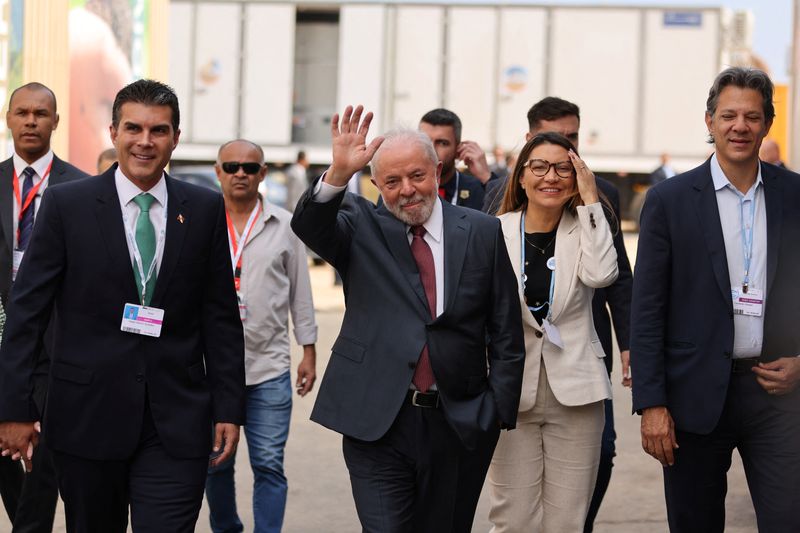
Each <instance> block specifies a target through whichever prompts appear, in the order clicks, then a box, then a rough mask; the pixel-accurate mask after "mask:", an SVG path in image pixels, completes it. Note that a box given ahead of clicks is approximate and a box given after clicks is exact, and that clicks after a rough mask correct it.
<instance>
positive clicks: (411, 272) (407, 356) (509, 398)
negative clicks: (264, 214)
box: [292, 185, 525, 448]
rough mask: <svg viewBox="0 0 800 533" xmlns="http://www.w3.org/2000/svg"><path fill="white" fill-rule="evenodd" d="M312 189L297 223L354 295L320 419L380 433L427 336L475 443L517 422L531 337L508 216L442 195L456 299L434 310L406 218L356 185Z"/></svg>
mask: <svg viewBox="0 0 800 533" xmlns="http://www.w3.org/2000/svg"><path fill="white" fill-rule="evenodd" d="M312 190H313V185H312V189H309V191H306V194H305V195H304V196H303V198H301V200H300V202H299V203H298V205H297V209H296V210H295V212H294V218H293V220H292V228H293V229H294V230H295V233H297V235H298V236H299V237H300V238H301V239H302V240H303V241H304V242H305V243H306V244H307V245H308V246H309V247H311V249H313V250H314V251H315V252H317V253H318V254H319V255H320V256H321V257H322V258H323V259H325V260H326V261H328V262H329V263H331V264H332V265H333V266H334V267H335V268H336V269H337V270H338V271H339V273H340V274H341V276H342V279H343V281H344V292H345V299H346V304H347V310H346V311H345V316H344V320H343V322H342V329H341V332H340V333H339V337H338V338H337V340H336V342H335V343H334V345H333V354H332V355H331V360H330V362H329V363H328V367H327V369H326V370H325V376H324V378H323V380H322V384H321V385H320V389H319V394H318V396H317V401H316V403H315V404H314V410H313V412H312V414H311V418H312V420H314V421H316V422H318V423H320V424H322V425H324V426H326V427H328V428H331V429H333V430H335V431H338V432H339V433H342V434H344V435H348V436H351V437H355V438H357V439H361V440H366V441H374V440H377V439H379V438H380V437H381V436H383V435H384V434H385V433H386V431H387V430H388V429H389V427H390V426H391V424H392V422H393V421H394V419H395V417H396V415H397V413H398V411H399V410H400V407H401V405H402V403H403V401H404V399H405V396H406V393H407V392H408V389H409V386H410V383H411V378H412V376H413V374H414V367H415V364H416V362H417V360H418V358H419V355H420V352H421V351H422V348H423V346H424V345H425V343H426V342H427V344H428V348H429V353H430V359H431V364H432V366H433V371H434V375H435V376H436V383H437V386H438V388H439V392H440V398H441V403H442V408H443V410H444V413H445V416H446V417H447V420H448V421H449V422H450V424H451V426H452V427H453V428H454V429H455V431H456V432H457V433H458V435H459V436H460V438H461V440H462V442H463V443H464V444H465V446H467V447H468V448H472V447H473V446H474V445H475V443H476V442H477V441H478V440H479V438H480V436H481V434H482V433H483V432H485V431H488V430H489V429H496V428H497V424H498V422H502V423H503V424H504V425H505V426H507V427H513V426H514V424H515V422H516V417H517V407H518V405H519V396H520V390H521V386H522V372H523V366H524V358H525V348H524V340H523V333H522V318H521V317H522V314H521V312H520V305H519V296H518V295H517V282H516V279H515V276H514V272H513V269H512V268H511V263H510V262H509V259H508V254H507V252H506V247H505V242H504V240H503V234H502V232H501V230H500V222H499V220H497V219H493V218H491V217H488V216H486V215H485V214H483V213H481V212H479V211H475V210H472V209H465V208H462V207H454V206H451V205H449V204H447V203H446V202H441V204H442V210H443V216H444V246H445V250H444V268H445V272H444V282H445V287H444V298H445V302H444V312H443V313H442V314H441V315H440V316H439V317H437V318H436V319H433V320H432V319H431V315H430V311H429V310H428V306H427V299H426V297H425V291H424V289H423V287H422V283H421V281H420V278H419V271H418V269H417V266H416V263H415V262H414V258H413V256H412V254H411V248H410V246H409V243H408V237H407V229H406V226H405V224H403V223H402V222H401V221H400V220H398V219H397V218H395V217H394V216H393V215H392V214H391V213H389V211H388V210H387V209H386V208H385V207H383V206H381V207H376V206H375V205H373V204H372V203H371V202H369V201H367V200H364V199H363V198H357V197H355V196H353V195H347V198H346V199H345V196H344V194H342V195H339V196H338V197H337V198H335V199H334V200H332V201H330V202H327V203H318V202H315V201H313V200H312V199H311V191H312ZM343 200H344V201H343ZM487 336H488V339H489V341H488V344H487ZM487 369H488V372H487Z"/></svg>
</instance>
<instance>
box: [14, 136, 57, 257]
mask: <svg viewBox="0 0 800 533" xmlns="http://www.w3.org/2000/svg"><path fill="white" fill-rule="evenodd" d="M11 159H12V161H13V163H14V170H15V171H16V173H17V177H18V178H19V194H20V199H21V200H22V201H23V203H24V201H25V199H24V198H22V183H23V181H25V178H23V176H22V172H23V171H24V170H25V169H26V168H28V167H31V168H33V170H35V171H36V174H35V175H34V176H33V186H34V187H36V184H37V183H39V182H40V181H42V178H43V177H44V173H45V172H47V167H49V166H50V163H52V162H53V151H52V150H48V151H47V153H46V154H44V155H43V156H42V157H40V158H39V159H37V160H36V161H34V162H33V163H32V164H30V165H29V164H28V163H26V162H25V160H24V159H22V158H21V157H20V156H19V155H18V154H17V153H16V152H14V155H13V156H11ZM49 182H50V176H47V181H45V182H44V183H42V185H41V186H40V187H39V190H38V191H36V198H34V199H33V209H34V211H33V218H34V220H36V215H37V214H39V206H40V205H41V203H42V195H43V194H44V191H45V189H46V188H47V185H48V183H49ZM12 203H13V204H14V216H13V217H12V220H13V230H14V248H15V249H16V248H17V229H18V228H19V208H20V206H19V204H17V199H16V197H15V198H14V201H13V202H12Z"/></svg>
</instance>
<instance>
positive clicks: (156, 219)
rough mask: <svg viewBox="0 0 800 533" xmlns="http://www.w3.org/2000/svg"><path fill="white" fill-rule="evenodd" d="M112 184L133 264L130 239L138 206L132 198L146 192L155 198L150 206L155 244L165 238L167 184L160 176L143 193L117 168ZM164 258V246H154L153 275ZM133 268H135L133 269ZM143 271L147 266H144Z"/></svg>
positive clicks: (137, 213) (134, 229)
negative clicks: (120, 211)
mask: <svg viewBox="0 0 800 533" xmlns="http://www.w3.org/2000/svg"><path fill="white" fill-rule="evenodd" d="M114 184H115V185H116V187H117V196H118V197H119V206H120V209H121V210H122V221H123V223H124V224H125V242H126V244H127V245H128V253H129V254H130V260H131V264H133V257H134V254H133V247H132V246H131V238H133V236H134V235H136V220H137V219H138V218H139V212H140V210H139V206H138V205H136V202H134V201H133V199H134V197H136V196H138V195H140V194H142V193H144V192H147V193H149V194H151V195H153V197H155V199H156V200H155V202H153V205H152V206H150V222H151V223H152V224H153V228H154V229H155V232H156V242H157V243H158V242H161V241H162V240H163V239H165V238H166V230H167V227H166V226H167V224H166V222H167V221H166V218H165V213H166V212H167V196H168V195H167V182H166V180H165V179H164V174H163V173H162V174H161V177H160V178H159V180H158V182H157V183H156V184H155V185H154V186H153V187H152V188H151V189H150V190H149V191H143V190H141V189H140V188H139V187H137V186H136V185H135V184H134V183H133V182H132V181H131V180H129V179H128V178H126V177H125V174H123V173H122V170H120V168H119V167H117V171H116V172H115V173H114ZM163 256H164V246H163V244H162V245H160V246H156V257H155V261H156V270H155V273H154V275H158V271H159V269H160V268H161V259H162V258H163ZM134 268H135V267H134ZM144 268H145V270H146V269H147V265H144Z"/></svg>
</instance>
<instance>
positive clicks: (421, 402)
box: [406, 390, 439, 409]
mask: <svg viewBox="0 0 800 533" xmlns="http://www.w3.org/2000/svg"><path fill="white" fill-rule="evenodd" d="M406 401H407V402H408V403H410V404H411V405H413V406H414V407H425V408H428V409H433V408H436V407H439V391H435V390H432V391H430V392H420V391H418V390H410V391H408V393H407V394H406Z"/></svg>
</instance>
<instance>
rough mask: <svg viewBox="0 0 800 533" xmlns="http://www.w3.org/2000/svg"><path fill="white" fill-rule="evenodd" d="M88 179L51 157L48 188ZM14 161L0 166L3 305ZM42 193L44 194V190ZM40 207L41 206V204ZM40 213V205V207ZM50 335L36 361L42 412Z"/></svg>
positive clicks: (0, 288) (8, 270)
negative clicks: (51, 164)
mask: <svg viewBox="0 0 800 533" xmlns="http://www.w3.org/2000/svg"><path fill="white" fill-rule="evenodd" d="M87 177H89V175H88V174H86V173H85V172H83V171H81V170H79V169H78V168H76V167H74V166H72V165H70V164H69V163H67V162H65V161H62V160H61V159H59V158H58V157H57V156H55V155H54V156H53V166H52V167H51V168H50V176H49V177H48V178H47V187H53V186H56V185H59V184H61V183H67V182H69V181H73V180H79V179H83V178H87ZM13 180H14V160H13V158H8V159H6V160H5V161H3V162H2V163H0V298H2V301H3V305H6V304H7V302H8V294H9V291H10V290H11V273H12V266H13V253H14V201H15V200H14V184H13ZM45 190H47V189H46V188H45ZM40 204H41V202H40ZM39 209H41V205H40V206H39ZM52 344H53V331H52V329H48V330H47V332H46V333H45V339H44V343H43V345H42V350H41V351H40V352H39V356H38V359H37V361H36V370H35V376H36V377H35V381H36V388H37V392H36V403H37V405H38V407H39V408H40V409H41V408H42V406H43V404H44V391H45V389H46V381H47V374H48V372H49V370H50V352H52V351H53V346H52Z"/></svg>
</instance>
